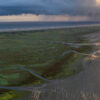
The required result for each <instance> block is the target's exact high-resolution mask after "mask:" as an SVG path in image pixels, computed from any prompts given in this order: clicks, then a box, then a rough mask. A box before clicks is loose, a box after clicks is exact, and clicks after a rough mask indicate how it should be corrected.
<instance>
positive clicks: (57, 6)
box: [0, 0, 100, 20]
mask: <svg viewBox="0 0 100 100" xmlns="http://www.w3.org/2000/svg"><path fill="white" fill-rule="evenodd" d="M99 6H100V2H99V1H98V0H0V15H15V14H16V15H17V14H22V13H24V14H29V13H30V14H37V15H38V14H45V15H65V14H66V15H69V16H87V17H90V18H91V19H92V20H99V16H100V7H99Z"/></svg>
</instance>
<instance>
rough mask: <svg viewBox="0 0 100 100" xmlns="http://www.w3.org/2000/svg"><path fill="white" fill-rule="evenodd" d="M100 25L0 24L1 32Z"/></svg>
mask: <svg viewBox="0 0 100 100" xmlns="http://www.w3.org/2000/svg"><path fill="white" fill-rule="evenodd" d="M91 25H92V26H93V25H100V22H91V21H85V22H82V21H81V22H0V31H13V30H15V31H16V30H35V29H47V28H48V29H49V28H60V27H61V28H63V27H65V28H67V27H77V26H91Z"/></svg>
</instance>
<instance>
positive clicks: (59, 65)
mask: <svg viewBox="0 0 100 100" xmlns="http://www.w3.org/2000/svg"><path fill="white" fill-rule="evenodd" d="M99 30H100V27H87V28H73V29H72V28H69V29H55V30H41V31H28V32H8V33H6V32H5V33H0V86H31V85H37V84H42V83H44V82H45V81H44V80H42V79H40V78H39V77H36V76H35V75H33V74H32V73H30V72H29V70H30V71H32V72H34V73H36V74H38V75H40V76H42V77H44V78H46V79H48V80H55V79H59V78H65V77H68V76H71V75H74V74H76V73H79V72H80V71H82V61H83V59H84V57H85V56H84V55H80V54H78V53H75V52H72V51H76V52H79V53H89V52H92V48H91V47H89V46H75V45H70V44H67V43H87V42H89V41H88V40H87V39H86V38H85V37H84V35H85V34H89V33H93V32H96V31H99ZM65 44H66V45H65ZM23 67H24V68H25V69H24V68H23ZM27 70H28V71H27ZM0 94H1V95H0V100H15V99H14V98H17V97H18V98H19V97H21V96H23V95H25V94H26V92H25V93H23V92H21V93H20V92H18V91H13V90H4V89H1V90H0Z"/></svg>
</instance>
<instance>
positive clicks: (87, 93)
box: [21, 32, 100, 100]
mask: <svg viewBox="0 0 100 100" xmlns="http://www.w3.org/2000/svg"><path fill="white" fill-rule="evenodd" d="M86 37H87V38H88V39H89V41H90V44H96V45H93V48H94V53H93V54H94V55H91V56H90V55H87V56H86V58H85V59H84V61H83V62H82V63H83V68H84V69H83V71H82V72H80V73H79V74H76V75H74V76H71V77H69V78H67V79H62V80H56V81H53V82H51V83H48V84H45V85H44V87H41V88H40V89H39V88H37V90H36V89H34V88H33V92H32V94H31V95H30V96H29V97H28V98H27V99H26V98H23V99H21V100H100V45H99V43H100V32H96V33H92V34H90V35H87V36H86ZM97 44H98V45H97Z"/></svg>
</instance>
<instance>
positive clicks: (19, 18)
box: [0, 14, 89, 22]
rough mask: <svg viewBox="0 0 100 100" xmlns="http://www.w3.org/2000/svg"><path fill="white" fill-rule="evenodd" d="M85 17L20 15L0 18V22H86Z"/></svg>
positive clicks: (86, 18)
mask: <svg viewBox="0 0 100 100" xmlns="http://www.w3.org/2000/svg"><path fill="white" fill-rule="evenodd" d="M87 20H89V18H88V17H87V16H69V15H38V16H37V15H34V14H21V15H8V16H0V22H28V21H29V22H31V21H34V22H37V21H55V22H56V21H87Z"/></svg>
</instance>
